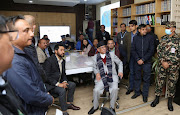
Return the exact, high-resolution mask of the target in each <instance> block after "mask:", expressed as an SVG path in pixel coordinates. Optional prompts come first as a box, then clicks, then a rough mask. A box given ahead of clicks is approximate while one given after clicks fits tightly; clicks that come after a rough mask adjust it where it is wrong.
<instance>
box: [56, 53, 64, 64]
mask: <svg viewBox="0 0 180 115" xmlns="http://www.w3.org/2000/svg"><path fill="white" fill-rule="evenodd" d="M55 56H56V58H57V60H58V62H59V63H62V62H63V59H62V58H61V59H59V58H58V56H57V55H56V54H55Z"/></svg>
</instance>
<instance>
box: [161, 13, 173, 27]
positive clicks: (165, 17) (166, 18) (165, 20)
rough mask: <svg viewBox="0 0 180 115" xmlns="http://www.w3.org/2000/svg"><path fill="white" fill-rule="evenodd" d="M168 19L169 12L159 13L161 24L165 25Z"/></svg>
mask: <svg viewBox="0 0 180 115" xmlns="http://www.w3.org/2000/svg"><path fill="white" fill-rule="evenodd" d="M170 20H171V15H170V14H164V15H161V25H165V24H166V23H167V22H168V21H170Z"/></svg>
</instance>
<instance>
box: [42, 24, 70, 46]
mask: <svg viewBox="0 0 180 115" xmlns="http://www.w3.org/2000/svg"><path fill="white" fill-rule="evenodd" d="M39 30H40V39H41V38H43V36H44V35H48V38H49V39H50V42H51V43H54V42H60V41H62V39H61V36H62V35H66V34H69V35H70V26H40V27H39Z"/></svg>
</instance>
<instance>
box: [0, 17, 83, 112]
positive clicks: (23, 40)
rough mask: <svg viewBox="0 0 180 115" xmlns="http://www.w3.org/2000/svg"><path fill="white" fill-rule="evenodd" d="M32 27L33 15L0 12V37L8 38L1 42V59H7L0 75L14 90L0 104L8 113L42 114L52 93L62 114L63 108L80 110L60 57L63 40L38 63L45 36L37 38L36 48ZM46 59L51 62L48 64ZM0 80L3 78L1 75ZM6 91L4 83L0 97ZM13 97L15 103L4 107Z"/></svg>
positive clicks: (52, 98) (44, 44)
mask: <svg viewBox="0 0 180 115" xmlns="http://www.w3.org/2000/svg"><path fill="white" fill-rule="evenodd" d="M33 30H35V18H34V17H33V16H30V15H25V16H13V17H8V18H5V17H3V16H1V34H2V39H3V40H5V39H7V40H9V41H7V40H6V41H7V43H6V45H7V47H4V46H2V45H1V46H2V47H4V48H2V52H4V54H6V56H5V57H3V58H2V60H7V61H5V62H6V63H5V64H3V65H2V68H5V69H3V70H2V71H1V74H2V73H3V72H4V73H3V75H2V76H3V78H4V79H5V80H7V81H8V83H9V84H8V85H9V86H10V87H12V89H13V90H11V91H12V92H15V96H17V97H18V98H17V97H13V95H10V97H11V98H12V99H11V98H10V99H11V100H6V101H7V102H3V103H2V105H1V106H2V108H4V109H5V108H6V109H7V111H8V112H9V113H8V114H10V113H12V114H17V113H18V115H23V114H24V115H26V114H28V115H44V114H45V112H46V111H47V109H48V106H50V105H51V104H53V103H54V97H53V96H54V94H55V95H57V97H59V101H60V106H61V109H62V111H63V115H68V112H67V109H73V110H80V107H77V106H75V105H73V95H74V91H75V87H76V85H75V83H73V82H69V81H68V80H67V78H66V75H65V61H64V60H63V58H62V57H63V56H64V46H63V44H57V45H56V46H55V49H54V50H55V54H52V55H51V56H50V57H49V58H48V60H46V62H45V64H44V65H43V66H42V63H41V62H39V61H38V59H39V55H38V47H39V50H42V51H43V52H45V49H46V48H47V47H45V46H46V45H47V39H45V38H44V39H43V40H41V41H40V42H39V43H38V47H37V50H36V49H35V46H34V44H33V43H32V39H33V37H34V31H33ZM5 35H6V36H5ZM10 42H11V43H12V45H11V43H10ZM12 46H13V47H12ZM13 48H14V50H13ZM3 49H4V51H3ZM13 51H14V52H13ZM7 53H9V54H7ZM13 55H14V56H13ZM1 56H3V54H2V55H1ZM7 57H8V58H7ZM5 58H7V59H5ZM11 61H12V66H11ZM3 62H4V61H3ZM49 62H51V63H50V64H49ZM6 65H8V66H6ZM9 67H11V68H9ZM8 68H9V69H8ZM6 69H8V70H6ZM5 70H6V71H5ZM46 70H47V71H46ZM50 77H51V78H50ZM1 80H2V81H4V82H5V80H3V79H2V77H1ZM4 84H6V83H4ZM44 84H45V85H44ZM1 85H2V84H1ZM67 91H68V92H67ZM9 92H10V91H9V90H7V91H6V87H5V88H4V89H3V90H1V94H2V96H4V98H1V99H5V98H7V99H8V98H9V97H8V95H7V94H9ZM66 94H67V95H66ZM13 99H16V100H17V101H18V103H15V104H12V106H11V107H8V106H7V103H14V102H16V100H13ZM66 100H67V101H66ZM13 101H14V102H13ZM15 108H17V109H15ZM14 109H15V110H14ZM1 110H3V109H1ZM7 111H6V110H5V111H2V112H4V113H2V114H6V113H7Z"/></svg>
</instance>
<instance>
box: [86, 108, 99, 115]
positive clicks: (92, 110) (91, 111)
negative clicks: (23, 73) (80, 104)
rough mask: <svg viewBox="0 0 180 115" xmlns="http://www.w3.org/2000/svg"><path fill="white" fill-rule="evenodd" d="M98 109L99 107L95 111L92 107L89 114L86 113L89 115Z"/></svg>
mask: <svg viewBox="0 0 180 115" xmlns="http://www.w3.org/2000/svg"><path fill="white" fill-rule="evenodd" d="M98 109H99V107H98V108H97V109H94V107H92V108H91V109H90V110H89V112H88V115H91V114H93V113H94V112H95V111H97V110H98Z"/></svg>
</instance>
